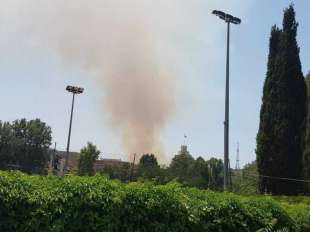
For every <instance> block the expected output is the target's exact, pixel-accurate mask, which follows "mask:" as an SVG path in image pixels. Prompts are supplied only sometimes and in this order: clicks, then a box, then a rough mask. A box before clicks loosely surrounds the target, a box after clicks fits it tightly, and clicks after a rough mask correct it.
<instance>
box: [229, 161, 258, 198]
mask: <svg viewBox="0 0 310 232" xmlns="http://www.w3.org/2000/svg"><path fill="white" fill-rule="evenodd" d="M232 190H233V192H236V193H240V194H246V195H255V194H258V193H259V192H258V172H257V164H256V161H253V162H252V163H249V164H246V165H245V166H244V168H243V169H241V170H235V171H234V172H233V173H232Z"/></svg>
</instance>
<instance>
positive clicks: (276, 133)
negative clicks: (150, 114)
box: [256, 5, 310, 195]
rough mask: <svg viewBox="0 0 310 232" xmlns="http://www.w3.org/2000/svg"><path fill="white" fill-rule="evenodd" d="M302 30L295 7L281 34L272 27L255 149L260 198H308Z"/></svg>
mask: <svg viewBox="0 0 310 232" xmlns="http://www.w3.org/2000/svg"><path fill="white" fill-rule="evenodd" d="M297 27H298V23H297V22H296V19H295V10H294V7H293V5H290V6H289V7H288V8H287V9H285V10H284V16H283V23H282V29H280V28H279V27H277V26H276V25H275V26H273V27H272V28H271V35H270V40H269V56H268V64H267V73H266V79H265V83H264V89H263V98H262V106H261V112H260V125H259V131H258V134H257V148H256V154H257V167H258V173H259V175H260V178H259V191H260V192H261V193H271V194H274V195H283V194H285V195H296V194H303V193H305V192H307V186H306V185H305V183H306V181H302V179H308V180H309V179H310V108H309V105H310V101H309V99H310V88H309V87H310V85H309V82H310V80H309V78H310V77H309V75H308V77H307V79H308V80H307V83H308V90H307V85H306V82H305V78H304V75H303V73H302V67H301V62H300V58H299V50H300V49H299V46H298V44H297V40H296V35H297ZM296 179H298V180H297V181H296ZM308 187H309V186H308Z"/></svg>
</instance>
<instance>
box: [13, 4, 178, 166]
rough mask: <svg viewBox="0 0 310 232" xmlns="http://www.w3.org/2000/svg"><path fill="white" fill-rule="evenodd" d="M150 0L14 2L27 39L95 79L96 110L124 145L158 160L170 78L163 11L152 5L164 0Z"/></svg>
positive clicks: (172, 91)
mask: <svg viewBox="0 0 310 232" xmlns="http://www.w3.org/2000/svg"><path fill="white" fill-rule="evenodd" d="M152 2H153V1H139V0H130V1H121V0H113V1H111V0H105V1H97V0H93V1H83V0H67V1H62V0H53V1H48V0H42V1H35V4H34V1H24V2H21V1H18V4H16V5H15V6H14V7H16V6H18V9H19V11H18V14H19V17H20V18H21V19H24V20H21V23H22V24H21V27H20V28H19V30H22V31H26V32H27V34H30V35H31V36H30V37H31V39H30V41H31V43H33V44H34V45H36V46H38V47H43V48H49V49H53V50H56V51H58V52H59V54H61V57H62V59H63V61H64V63H65V64H67V65H72V66H78V67H82V68H83V69H86V70H88V71H90V72H89V73H90V74H91V76H92V77H94V78H95V79H96V80H97V81H98V83H99V84H100V85H101V86H102V89H103V92H104V95H105V97H104V104H103V106H104V108H103V109H102V112H103V113H104V114H108V115H109V123H110V125H111V126H112V127H114V128H117V129H119V131H120V132H121V134H122V144H123V149H124V151H125V152H126V153H127V154H133V153H137V154H138V155H141V154H143V153H147V152H148V153H150V152H152V153H155V154H157V155H158V156H160V157H159V159H160V160H161V161H164V160H165V159H164V148H163V145H162V143H161V141H160V133H161V130H162V129H163V128H164V127H165V125H166V124H167V122H168V120H169V118H170V116H171V115H172V114H173V112H174V111H175V106H176V84H177V82H176V73H175V72H174V71H173V70H172V69H171V68H170V67H169V66H170V65H171V63H169V62H171V61H168V60H167V59H164V58H163V56H162V54H160V53H159V50H160V49H162V48H163V47H162V44H161V38H160V36H159V32H160V30H161V29H162V28H161V24H162V23H164V21H165V20H166V19H167V18H166V19H165V20H163V19H161V18H160V17H161V16H162V15H161V14H158V12H160V9H164V7H167V4H166V3H164V2H162V3H159V4H158V3H156V4H153V3H152ZM154 7H155V8H156V9H155V11H157V15H156V14H154ZM169 14H170V16H171V12H170V13H169ZM162 39H167V38H164V37H162ZM165 52H169V51H168V50H167V51H165Z"/></svg>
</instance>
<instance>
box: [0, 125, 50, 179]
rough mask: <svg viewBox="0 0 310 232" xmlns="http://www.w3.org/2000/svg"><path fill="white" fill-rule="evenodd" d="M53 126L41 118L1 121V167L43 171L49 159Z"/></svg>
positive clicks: (33, 171) (32, 171)
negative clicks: (10, 121)
mask: <svg viewBox="0 0 310 232" xmlns="http://www.w3.org/2000/svg"><path fill="white" fill-rule="evenodd" d="M51 133H52V132H51V128H50V127H49V126H47V125H46V124H45V123H44V122H42V121H40V119H35V120H30V121H27V120H26V119H21V120H15V121H14V122H13V123H9V122H1V121H0V167H1V168H3V169H6V168H8V169H9V168H17V169H20V170H23V171H26V172H29V173H43V172H45V171H46V170H45V168H46V165H47V161H48V160H49V146H50V145H51V140H52V136H51Z"/></svg>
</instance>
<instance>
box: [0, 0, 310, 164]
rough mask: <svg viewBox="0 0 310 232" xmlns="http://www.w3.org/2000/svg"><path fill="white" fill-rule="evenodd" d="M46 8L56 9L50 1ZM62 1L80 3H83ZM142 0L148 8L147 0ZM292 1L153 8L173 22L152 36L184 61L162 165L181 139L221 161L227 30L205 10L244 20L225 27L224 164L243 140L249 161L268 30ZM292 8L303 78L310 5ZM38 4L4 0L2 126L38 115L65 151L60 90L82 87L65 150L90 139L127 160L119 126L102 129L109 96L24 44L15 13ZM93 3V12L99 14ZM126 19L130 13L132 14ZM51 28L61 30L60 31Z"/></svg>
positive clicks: (65, 108) (197, 0)
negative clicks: (227, 65)
mask: <svg viewBox="0 0 310 232" xmlns="http://www.w3.org/2000/svg"><path fill="white" fill-rule="evenodd" d="M167 1H168V0H167ZM12 2H14V4H13V3H12ZM45 2H49V5H52V4H53V1H52V0H50V1H46V0H45ZM56 2H58V3H59V1H55V4H56ZM69 2H70V4H77V5H78V4H80V2H81V1H69ZM93 2H96V4H98V1H95V0H94V1H91V0H89V1H87V4H89V9H88V10H91V9H92V4H93ZM102 2H104V0H102ZM119 2H120V5H118V6H121V4H122V3H121V2H122V1H119ZM123 2H125V1H123ZM141 2H143V0H141ZM146 2H148V1H147V0H146ZM149 2H150V3H149V4H150V5H152V3H151V2H152V1H149ZM168 2H169V1H168ZM189 2H190V3H189ZM290 2H291V1H284V0H278V1H268V0H257V1H241V0H239V1H216V0H214V1H208V0H204V1H203V0H193V1H182V0H179V1H177V0H173V1H171V4H170V5H169V7H171V11H174V9H172V8H173V7H174V5H175V6H176V8H177V9H178V10H179V11H178V12H177V14H171V16H169V15H170V14H169V13H167V12H169V10H170V9H165V11H166V12H165V13H162V12H161V11H160V7H154V10H153V11H152V14H154V15H156V17H158V18H161V14H164V16H163V18H164V19H165V20H167V24H169V22H171V21H173V22H174V24H171V25H177V27H176V29H171V30H170V29H169V27H167V28H166V29H167V31H165V30H157V31H156V32H161V33H165V34H169V37H167V36H165V35H161V34H160V33H157V36H158V38H156V40H155V41H156V42H158V41H160V40H163V43H165V40H167V39H168V38H169V39H171V41H170V42H169V47H173V46H175V49H174V50H178V52H180V54H181V55H180V56H179V55H178V53H176V55H175V57H178V58H179V60H178V61H176V62H174V66H173V69H174V70H176V73H178V75H177V76H176V78H177V91H178V94H177V105H176V110H175V111H174V113H173V114H171V116H170V117H169V120H168V121H167V122H166V125H165V127H164V128H163V129H162V130H161V131H160V139H161V141H162V142H163V145H164V147H165V151H166V153H167V156H168V157H169V158H170V157H172V155H174V154H175V153H176V152H177V151H178V150H179V147H180V145H181V144H182V143H183V135H184V134H186V135H187V137H188V138H187V141H186V143H187V145H188V147H189V150H190V152H191V153H192V154H193V156H195V157H197V156H202V157H204V158H206V159H208V158H210V157H211V156H215V157H220V158H221V157H222V154H223V119H224V87H225V86H224V83H225V82H224V80H225V49H226V44H225V40H226V25H225V24H224V23H223V22H221V21H220V20H219V19H218V18H216V17H215V16H212V15H211V12H210V11H211V10H212V9H219V10H224V11H227V12H229V13H231V14H233V15H235V16H239V17H240V18H241V19H242V24H241V25H238V26H234V25H233V26H232V28H231V95H230V103H231V104H230V107H231V111H230V116H231V118H230V119H231V120H230V126H231V127H230V157H231V165H232V166H234V165H235V157H236V144H237V141H239V143H240V159H241V164H242V165H243V164H245V163H247V162H250V161H252V160H254V159H255V146H256V142H255V137H256V133H257V130H258V123H259V111H260V104H261V95H262V86H263V82H264V78H265V72H266V62H267V55H268V40H269V33H270V28H271V26H272V25H273V24H277V25H279V26H281V22H282V16H283V9H284V8H285V7H287V6H288V5H289V3H290ZM293 2H294V5H295V9H296V13H297V20H298V22H299V28H298V42H299V46H300V58H301V62H302V67H303V72H304V74H306V73H307V72H308V71H309V70H310V15H309V9H310V2H309V1H305V0H304V1H302V0H299V1H293ZM37 3H38V2H37V1H34V0H32V1H31V0H27V1H26V3H25V2H24V1H19V0H12V1H11V0H4V1H3V6H2V7H1V8H2V9H1V10H0V54H1V56H0V78H1V92H0V105H1V117H0V119H1V120H3V121H11V120H14V119H19V118H23V117H25V118H27V119H33V118H40V119H42V120H43V121H45V122H46V123H47V124H48V125H50V126H51V127H52V131H53V141H55V142H57V147H58V149H65V146H66V139H67V133H68V123H69V112H70V104H71V95H70V94H68V93H67V92H66V91H65V86H66V85H67V84H72V85H80V86H83V87H84V88H85V93H84V94H82V95H80V96H78V97H77V98H76V105H75V106H76V108H75V112H74V113H75V114H74V120H73V129H72V140H71V150H75V151H77V150H79V149H81V147H82V146H84V145H85V144H86V143H87V141H92V142H94V143H95V144H96V145H97V146H98V147H99V148H100V150H102V151H103V155H104V156H105V157H108V158H122V159H127V158H126V155H124V153H125V152H124V149H123V148H122V145H121V131H120V129H119V128H117V127H114V128H113V127H111V126H110V124H109V123H108V120H109V117H110V116H109V112H107V108H106V106H105V101H103V99H104V98H105V94H106V92H105V87H104V86H103V85H102V83H100V84H98V81H97V80H96V78H92V75H93V74H92V73H91V72H90V71H89V69H87V68H85V67H83V66H82V65H79V62H72V63H70V62H69V63H70V64H68V62H66V64H64V61H63V59H64V58H63V55H62V54H60V53H59V52H58V51H57V50H56V49H53V46H49V43H48V42H47V43H42V44H44V45H43V46H42V44H41V45H40V46H37V44H36V42H33V43H32V40H31V39H30V40H29V38H30V37H31V35H30V34H31V33H32V32H31V31H29V30H28V29H27V28H26V27H25V28H23V26H20V25H23V24H22V22H23V21H28V18H23V17H20V11H19V10H18V9H19V7H20V6H21V7H23V9H27V8H28V7H29V8H30V9H31V8H32V7H34V6H35V5H36V4H37ZM25 4H28V5H27V6H26V5H25ZM154 4H155V3H154ZM84 5H85V3H84ZM183 5H184V7H183ZM96 6H98V5H95V6H94V11H96V14H97V13H98V7H97V9H95V8H96ZM134 6H135V7H139V1H137V0H135V5H134ZM57 7H60V8H61V7H62V5H61V4H58V5H57V4H56V6H55V9H57ZM75 7H76V6H75ZM77 7H78V6H77ZM116 10H117V9H116ZM148 10H150V9H148ZM60 12H61V11H60ZM126 12H127V13H128V12H129V14H130V12H131V10H128V11H126ZM60 14H61V13H60ZM133 14H134V12H133ZM175 15H177V16H175ZM196 16H197V17H196ZM44 17H45V15H44V14H42V15H40V17H39V16H38V17H36V18H35V20H36V23H37V25H40V23H41V21H44V20H45V19H44ZM46 17H47V16H46ZM115 17H117V16H115ZM169 17H171V21H170V18H169ZM169 25H170V24H169ZM171 25H170V26H171ZM42 27H43V26H42ZM57 27H58V28H59V27H60V28H61V25H57ZM192 27H194V29H192ZM45 30H46V31H48V30H50V28H43V29H42V30H41V32H40V33H43V34H44V33H45ZM81 30H82V31H84V33H85V34H86V36H87V33H88V28H87V26H86V27H85V25H81ZM66 33H68V32H66ZM69 33H70V32H69ZM77 39H78V38H77ZM26 40H27V41H28V42H25V41H26ZM29 41H30V42H29ZM103 42H104V41H103ZM165 46H167V45H165V44H164V45H163V46H159V52H158V53H159V56H162V57H164V56H165V54H166V53H167V56H168V55H169V54H168V53H169V50H168V49H167V50H165V49H164V48H163V47H165ZM172 49H173V48H172ZM183 49H184V52H183ZM171 57H173V56H171ZM180 57H181V58H182V59H181V58H180ZM103 68H104V67H103ZM164 87H165V86H163V88H164ZM150 152H151V151H150Z"/></svg>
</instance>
